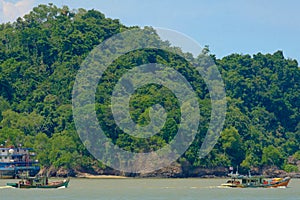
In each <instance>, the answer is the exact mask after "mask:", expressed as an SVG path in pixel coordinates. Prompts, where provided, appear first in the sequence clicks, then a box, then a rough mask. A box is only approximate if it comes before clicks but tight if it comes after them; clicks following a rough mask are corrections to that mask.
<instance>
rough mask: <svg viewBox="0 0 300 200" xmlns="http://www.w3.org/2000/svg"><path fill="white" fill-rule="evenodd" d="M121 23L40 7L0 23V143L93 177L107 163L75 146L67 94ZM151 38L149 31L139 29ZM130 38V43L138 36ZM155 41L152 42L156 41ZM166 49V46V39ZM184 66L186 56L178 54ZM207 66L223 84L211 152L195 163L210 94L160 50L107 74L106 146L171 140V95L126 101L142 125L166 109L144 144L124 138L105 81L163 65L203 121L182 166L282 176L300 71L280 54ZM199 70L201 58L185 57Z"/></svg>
mask: <svg viewBox="0 0 300 200" xmlns="http://www.w3.org/2000/svg"><path fill="white" fill-rule="evenodd" d="M132 28H138V27H126V26H124V25H122V24H121V23H120V22H119V20H115V19H109V18H106V17H105V16H104V15H103V14H102V13H101V12H99V11H96V10H88V11H87V10H84V9H78V10H70V9H69V8H68V7H66V6H64V7H62V8H58V7H56V6H55V5H52V4H49V5H39V6H38V7H35V8H34V9H33V10H32V11H31V12H30V13H29V14H27V15H25V16H24V17H23V18H18V19H17V20H16V21H15V22H13V23H6V24H1V25H0V144H4V141H7V145H17V144H20V143H21V144H23V146H27V147H33V148H34V149H35V151H36V152H37V158H38V159H39V161H40V164H41V165H42V166H45V167H50V166H53V167H55V168H57V169H58V168H66V169H74V170H77V171H88V172H94V171H97V169H104V168H105V166H104V165H103V164H102V163H101V162H98V161H97V160H96V159H94V158H93V157H92V156H91V155H90V154H89V152H88V151H87V150H86V148H85V147H84V145H83V144H82V142H81V140H80V138H79V136H78V134H77V132H76V129H75V125H74V121H73V113H72V88H73V84H74V81H75V76H76V74H77V71H78V70H79V68H80V65H81V63H82V62H83V61H84V59H85V58H86V56H87V55H88V54H89V52H90V51H91V50H92V49H93V48H94V47H96V46H97V45H98V44H100V43H101V42H102V41H104V40H105V39H107V38H109V37H111V36H113V35H115V34H117V33H121V32H123V31H125V30H129V29H132ZM146 29H149V31H150V32H153V34H154V35H155V34H156V33H155V31H154V30H153V29H151V28H150V27H146ZM137 38H138V36H137ZM155 38H156V39H157V38H158V37H155ZM164 45H166V46H168V45H169V44H168V42H165V43H164ZM185 55H186V59H193V58H190V57H189V54H185ZM202 55H209V56H210V57H211V59H213V60H214V61H215V63H216V64H217V67H218V68H219V71H220V72H221V75H222V78H223V80H224V83H225V87H226V95H227V113H226V121H225V126H224V129H223V131H222V133H221V137H220V138H219V140H218V143H217V144H216V146H215V147H214V149H213V150H212V151H211V152H210V153H209V154H208V155H207V156H206V157H204V158H201V159H200V158H199V149H200V146H201V143H202V140H203V138H204V136H205V134H206V131H207V126H208V122H209V116H210V110H211V105H210V97H209V93H208V90H207V88H206V85H205V83H204V82H203V80H202V78H201V77H198V76H196V75H195V73H194V72H193V69H191V68H190V67H189V66H188V64H187V63H186V61H185V59H182V58H178V57H177V56H176V55H173V54H171V53H166V52H163V51H159V50H158V51H154V50H147V49H146V50H139V51H134V52H131V53H130V54H129V55H127V56H124V57H121V58H119V59H118V60H116V61H115V62H114V63H113V64H112V65H111V66H110V67H109V69H108V70H107V72H105V74H104V76H103V77H104V79H103V80H102V82H100V83H99V86H98V90H97V94H96V100H97V101H96V102H97V105H96V109H97V115H98V118H99V121H100V123H101V125H102V126H103V127H104V130H105V132H106V134H107V135H108V136H109V137H110V138H111V140H112V141H113V142H114V143H115V144H117V145H119V146H120V147H122V148H124V149H126V150H129V151H133V152H149V151H152V150H155V149H157V148H160V147H162V146H163V145H165V144H167V143H168V142H170V141H171V140H172V138H173V137H174V133H176V130H177V129H178V127H177V124H178V123H179V118H178V116H179V112H180V109H179V108H178V103H177V101H176V97H175V96H174V95H173V94H172V93H171V92H170V91H169V90H168V89H167V88H165V87H161V86H158V85H149V86H148V87H143V88H140V89H139V90H137V91H136V93H135V94H134V96H133V97H132V98H131V105H130V106H131V116H132V118H133V120H134V121H135V122H136V123H138V124H141V125H143V124H147V123H148V122H149V116H148V115H149V109H148V108H149V107H150V106H151V105H154V104H156V103H160V104H161V105H162V106H163V107H164V108H165V109H166V111H167V112H168V117H167V122H166V124H165V127H164V128H163V129H162V130H161V132H160V133H159V134H157V135H155V136H153V137H150V138H149V139H136V138H134V137H131V136H128V135H127V134H124V133H122V131H121V130H119V129H118V127H117V125H116V124H115V123H114V121H113V118H112V116H111V111H110V108H109V98H110V96H111V92H112V89H113V84H114V83H116V81H117V80H118V78H119V77H120V76H121V75H122V74H123V73H125V72H126V71H127V70H129V69H131V68H132V67H133V66H137V65H141V64H146V63H162V64H164V63H168V64H169V65H170V66H171V67H174V68H175V69H176V70H178V71H179V72H180V73H182V74H183V75H184V76H185V77H186V79H187V80H188V81H189V82H190V83H191V85H192V87H193V88H194V89H195V91H197V95H198V97H199V102H200V107H201V108H200V110H201V112H202V116H203V118H201V119H202V121H201V123H200V126H199V129H198V134H197V136H196V139H195V141H194V142H193V144H192V145H191V146H190V148H189V149H188V150H187V151H186V152H185V154H184V155H182V156H181V158H180V159H178V161H177V162H178V163H179V164H180V165H185V166H186V165H188V167H189V168H191V169H192V168H209V169H211V168H215V167H218V166H224V167H228V166H237V165H238V166H241V168H243V169H245V170H247V169H251V168H255V167H256V168H263V167H266V166H277V167H278V168H279V169H284V170H286V171H288V172H293V171H294V172H297V171H299V168H298V167H297V166H296V165H295V164H293V163H291V162H288V160H289V158H293V159H294V160H300V145H299V144H300V68H299V67H298V63H297V61H296V60H293V59H287V58H285V57H284V56H283V52H282V51H277V52H275V53H273V54H265V55H264V54H261V53H257V54H255V55H252V56H251V55H240V54H232V55H229V56H226V57H224V58H222V59H217V58H215V56H214V55H210V52H209V49H208V48H205V49H204V50H203V52H202ZM193 62H194V63H198V64H201V55H199V56H198V58H196V59H193Z"/></svg>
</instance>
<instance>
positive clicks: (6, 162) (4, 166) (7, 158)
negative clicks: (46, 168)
mask: <svg viewBox="0 0 300 200" xmlns="http://www.w3.org/2000/svg"><path fill="white" fill-rule="evenodd" d="M32 150H33V149H31V148H22V147H21V145H20V146H19V147H14V146H9V147H4V146H3V145H0V178H17V175H18V174H19V173H21V172H24V171H28V172H29V174H30V176H35V175H36V174H37V173H38V172H39V171H40V167H39V166H38V164H39V162H38V160H34V159H33V158H34V157H35V153H34V152H32Z"/></svg>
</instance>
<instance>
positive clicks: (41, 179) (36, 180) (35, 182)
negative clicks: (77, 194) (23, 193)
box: [6, 175, 70, 189]
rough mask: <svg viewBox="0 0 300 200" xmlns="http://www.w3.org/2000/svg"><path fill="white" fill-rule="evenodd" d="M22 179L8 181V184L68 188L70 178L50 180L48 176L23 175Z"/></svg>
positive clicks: (16, 186)
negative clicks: (15, 181)
mask: <svg viewBox="0 0 300 200" xmlns="http://www.w3.org/2000/svg"><path fill="white" fill-rule="evenodd" d="M21 177H22V180H20V181H19V182H17V183H7V184H6V185H7V186H10V187H15V188H46V189H47V188H49V189H50V188H67V187H68V185H69V182H70V178H69V177H68V178H67V179H64V180H60V181H52V182H49V180H48V176H41V175H37V176H35V177H29V176H21Z"/></svg>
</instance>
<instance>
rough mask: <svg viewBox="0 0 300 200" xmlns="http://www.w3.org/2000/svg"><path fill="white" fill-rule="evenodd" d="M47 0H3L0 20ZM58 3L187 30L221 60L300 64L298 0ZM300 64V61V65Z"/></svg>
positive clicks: (70, 0)
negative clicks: (263, 58) (278, 59)
mask: <svg viewBox="0 0 300 200" xmlns="http://www.w3.org/2000/svg"><path fill="white" fill-rule="evenodd" d="M48 3H50V1H47V0H0V22H1V23H3V22H7V21H13V20H15V19H16V18H17V17H19V16H23V15H24V14H25V13H28V12H29V11H30V10H31V9H32V8H33V7H34V6H36V5H38V4H48ZM51 3H54V4H55V5H57V6H58V7H61V6H62V5H67V6H68V7H69V8H71V9H76V8H85V9H87V10H88V9H95V10H99V11H101V12H102V13H104V14H105V15H106V16H107V17H110V18H113V19H119V20H120V22H121V23H122V24H125V25H127V26H132V25H138V26H141V27H143V26H153V27H162V28H167V29H171V30H175V31H178V32H180V33H183V34H185V35H187V36H189V37H191V38H192V39H194V40H195V41H196V42H197V43H198V44H200V46H202V47H204V45H208V46H209V48H210V51H211V53H212V54H215V55H216V56H217V58H222V57H224V56H227V55H230V54H231V53H239V54H244V55H245V54H250V55H253V54H256V53H259V52H261V53H274V52H275V51H277V50H282V51H283V52H284V55H285V57H286V58H292V59H297V60H298V63H300V1H298V0H285V1H283V0H251V1H247V0H224V1H222V0H184V1H183V0H90V1H88V0H87V1H82V0H80V1H79V0H52V1H51ZM299 65H300V64H299Z"/></svg>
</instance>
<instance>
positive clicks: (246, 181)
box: [221, 173, 291, 188]
mask: <svg viewBox="0 0 300 200" xmlns="http://www.w3.org/2000/svg"><path fill="white" fill-rule="evenodd" d="M229 176H230V177H231V178H230V179H229V180H228V181H227V182H226V183H223V184H222V185H221V186H223V187H231V188H277V187H287V186H288V184H289V182H290V180H291V178H290V177H285V178H271V179H267V178H265V177H263V176H251V174H250V173H249V175H248V176H244V175H239V174H238V173H236V174H232V173H231V174H229Z"/></svg>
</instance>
